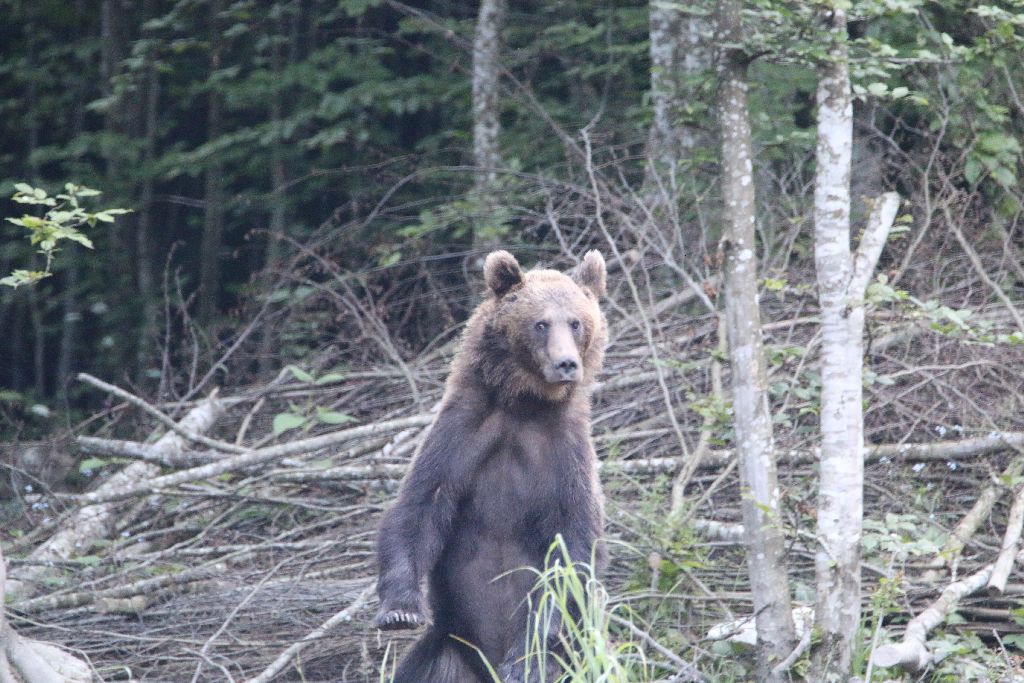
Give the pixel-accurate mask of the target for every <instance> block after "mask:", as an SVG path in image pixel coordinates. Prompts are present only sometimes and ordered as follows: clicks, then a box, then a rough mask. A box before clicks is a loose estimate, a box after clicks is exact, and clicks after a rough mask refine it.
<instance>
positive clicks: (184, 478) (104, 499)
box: [74, 414, 434, 505]
mask: <svg viewBox="0 0 1024 683" xmlns="http://www.w3.org/2000/svg"><path fill="white" fill-rule="evenodd" d="M433 417H434V416H433V415H429V414H420V415H413V416H412V417H402V418H398V419H395V420H385V421H383V422H374V423H371V424H368V425H361V426H359V427H352V428H350V429H342V430H339V431H336V432H331V433H328V434H322V435H320V436H314V437H312V438H309V439H302V440H300V441H292V442H290V443H284V444H279V445H277V446H271V447H269V448H260V449H258V450H254V451H247V452H245V453H241V454H239V455H235V456H231V457H228V458H224V459H223V460H218V461H217V462H211V463H209V464H206V465H201V466H199V467H192V468H190V469H187V470H181V471H180V472H174V473H172V474H167V475H164V476H162V477H156V478H153V479H150V480H149V481H146V482H144V483H141V484H138V485H134V486H128V487H123V488H121V487H118V488H110V489H103V490H98V491H93V492H92V493H86V494H83V495H81V496H76V497H74V500H76V501H77V502H78V503H79V504H81V505H97V504H100V503H108V502H111V501H115V500H124V499H125V498H132V497H135V496H138V495H146V494H148V493H152V492H153V491H156V490H159V489H166V488H170V487H172V486H177V485H178V484H184V483H186V482H190V481H197V480H199V479H209V478H210V477H216V476H217V475H219V474H224V473H226V472H234V471H236V470H240V469H244V468H246V467H252V466H254V465H260V464H263V463H267V462H271V461H273V460H279V459H281V458H283V457H285V456H288V455H293V454H295V453H307V452H309V451H314V450H316V449H319V448H324V447H326V446H333V445H336V444H339V443H344V442H345V441H352V440H354V439H361V438H364V437H367V436H375V435H377V434H380V433H382V432H392V431H398V430H401V429H406V428H407V427H414V426H422V425H426V424H429V423H430V422H431V421H432V420H433Z"/></svg>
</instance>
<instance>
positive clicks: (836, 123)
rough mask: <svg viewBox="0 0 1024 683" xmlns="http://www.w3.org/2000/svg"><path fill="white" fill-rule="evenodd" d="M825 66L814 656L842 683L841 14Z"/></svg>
mask: <svg viewBox="0 0 1024 683" xmlns="http://www.w3.org/2000/svg"><path fill="white" fill-rule="evenodd" d="M825 21H826V23H827V24H828V26H829V31H830V45H829V53H828V54H829V61H828V62H827V63H826V64H824V65H823V66H822V67H821V69H820V81H819V84H818V95H817V102H818V150H817V162H818V168H817V176H816V178H815V187H814V262H815V267H816V269H817V272H818V298H819V300H820V302H821V330H822V349H821V382H822V389H821V418H820V422H821V473H820V476H821V479H820V482H819V487H820V488H819V498H818V532H817V533H818V542H819V543H820V544H821V548H820V549H819V550H818V551H817V553H816V554H815V566H816V574H817V591H818V593H817V609H816V610H815V615H816V622H817V626H818V628H819V629H820V633H821V638H822V640H821V642H820V643H819V645H818V647H817V648H816V649H815V652H814V666H815V671H816V672H817V673H816V674H815V675H814V676H813V678H814V679H815V680H820V681H832V680H836V681H838V680H846V679H847V678H849V674H850V658H851V655H852V652H853V637H854V634H855V633H856V631H857V627H858V625H859V624H860V537H861V522H862V519H863V514H864V505H863V483H864V458H863V457H862V456H861V454H862V452H863V449H864V434H863V415H862V410H861V400H862V397H861V363H862V361H863V355H864V350H863V340H862V338H861V334H860V332H861V331H862V330H863V326H864V308H863V305H857V306H855V307H852V308H851V307H850V302H849V301H848V296H849V292H848V290H847V286H848V284H849V281H850V273H851V270H852V266H853V264H852V259H851V256H850V162H851V154H852V150H853V101H852V99H851V93H850V82H849V71H848V63H847V47H846V13H845V10H843V9H839V8H835V7H834V6H833V9H832V10H831V11H827V12H826V16H825Z"/></svg>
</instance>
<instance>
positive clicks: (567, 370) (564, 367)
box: [555, 358, 579, 379]
mask: <svg viewBox="0 0 1024 683" xmlns="http://www.w3.org/2000/svg"><path fill="white" fill-rule="evenodd" d="M555 367H556V368H557V369H558V371H559V372H561V373H562V376H563V377H565V378H566V379H571V378H572V377H573V376H575V374H576V368H578V367H579V363H577V362H576V359H575V358H563V359H562V360H561V361H559V362H558V363H556V364H555Z"/></svg>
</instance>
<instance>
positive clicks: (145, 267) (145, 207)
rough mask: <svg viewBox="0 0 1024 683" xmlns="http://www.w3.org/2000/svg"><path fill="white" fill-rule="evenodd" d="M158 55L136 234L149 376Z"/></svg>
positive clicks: (154, 318)
mask: <svg viewBox="0 0 1024 683" xmlns="http://www.w3.org/2000/svg"><path fill="white" fill-rule="evenodd" d="M155 13H156V12H155V7H154V2H153V0H146V2H145V3H144V4H143V16H144V17H145V18H146V19H152V18H153V16H154V15H155ZM155 59H156V56H155V55H149V56H148V57H147V63H146V67H145V69H144V70H143V79H144V80H143V83H142V93H143V97H144V99H145V109H144V111H145V124H144V126H145V133H144V135H145V143H144V146H143V163H144V165H145V169H146V172H145V175H144V176H143V180H142V188H141V191H140V193H139V229H138V232H137V233H136V235H137V237H136V242H135V246H136V260H137V261H138V270H137V276H138V281H137V282H138V287H139V298H140V299H141V300H142V320H141V323H140V326H139V337H138V338H139V346H138V349H137V357H138V360H137V363H138V369H139V372H140V373H145V372H146V370H147V369H148V368H149V366H150V363H151V362H152V360H153V358H154V356H155V350H156V348H157V335H158V330H159V327H158V326H159V323H160V302H159V300H158V298H157V285H156V275H155V274H154V266H155V264H154V263H153V260H154V251H153V175H152V174H153V161H154V160H155V159H156V136H157V107H158V106H159V103H160V79H159V76H158V74H157V70H156V65H155V64H154V61H155Z"/></svg>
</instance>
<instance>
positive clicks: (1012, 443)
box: [273, 432, 1024, 482]
mask: <svg viewBox="0 0 1024 683" xmlns="http://www.w3.org/2000/svg"><path fill="white" fill-rule="evenodd" d="M644 436H647V434H645V435H644ZM316 438H319V437H316ZM618 438H620V439H625V438H629V435H628V434H626V435H619V436H618ZM309 441H313V439H309ZM294 443H295V444H300V443H302V442H294ZM1020 444H1024V433H1021V432H1009V433H1005V434H998V435H989V436H985V437H980V438H974V439H963V440H960V441H936V442H934V443H903V444H880V445H877V446H869V447H867V448H865V451H864V458H865V460H866V461H868V462H880V461H883V460H885V459H891V458H900V459H902V460H905V461H907V462H931V461H946V460H950V459H953V458H961V459H963V458H967V457H976V456H979V455H985V454H988V453H992V452H997V451H1000V450H1006V449H1008V448H1014V447H1016V446H1018V445H1020ZM817 455H818V454H817V450H816V449H793V450H788V451H783V452H781V453H780V454H779V456H778V459H779V463H780V464H783V463H784V464H789V465H801V464H809V463H813V462H815V461H816V460H817ZM732 458H733V452H732V451H731V450H727V449H721V450H714V451H709V452H708V453H707V455H706V456H705V457H704V458H703V459H702V460H701V462H700V465H699V467H698V469H702V470H704V469H717V468H719V467H724V466H725V465H727V464H729V462H730V461H731V460H732ZM686 462H687V459H686V458H685V457H679V456H677V457H665V458H638V459H634V460H602V461H601V462H599V463H598V469H599V470H600V471H602V472H607V473H617V474H645V475H652V474H665V473H674V472H675V471H676V470H678V469H679V468H680V467H682V466H683V465H684V464H685V463H686ZM407 469H408V464H406V463H400V464H394V463H377V464H372V465H341V466H338V467H328V468H323V469H307V470H289V471H279V472H275V473H274V475H273V476H274V477H275V478H276V479H279V480H281V481H292V482H315V481H365V480H370V479H401V478H402V477H403V476H404V475H405V472H406V470H407Z"/></svg>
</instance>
